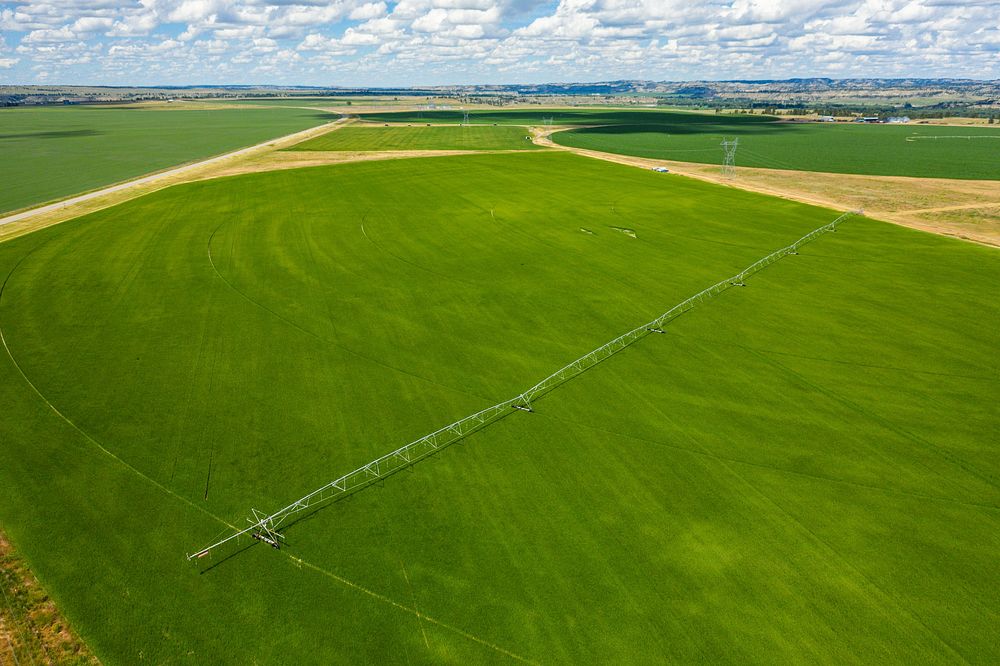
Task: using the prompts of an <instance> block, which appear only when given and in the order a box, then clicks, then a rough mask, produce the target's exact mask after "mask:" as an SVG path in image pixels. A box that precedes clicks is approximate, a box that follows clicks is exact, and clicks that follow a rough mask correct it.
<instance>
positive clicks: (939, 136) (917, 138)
mask: <svg viewBox="0 0 1000 666" xmlns="http://www.w3.org/2000/svg"><path fill="white" fill-rule="evenodd" d="M929 139H935V140H936V139H967V140H969V141H972V140H973V139H1000V134H937V135H933V136H929V135H921V134H917V135H916V136H908V137H906V140H907V141H924V140H929Z"/></svg>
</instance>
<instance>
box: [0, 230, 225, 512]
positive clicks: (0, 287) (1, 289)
mask: <svg viewBox="0 0 1000 666" xmlns="http://www.w3.org/2000/svg"><path fill="white" fill-rule="evenodd" d="M51 240H52V239H51V238H50V239H49V240H46V241H43V242H41V243H39V244H38V245H36V246H35V247H33V248H32V249H31V250H30V251H28V252H27V253H26V254H25V255H24V256H22V257H21V258H20V259H18V260H17V263H15V264H14V266H13V267H12V268H11V269H10V271H9V272H8V273H7V276H6V277H5V278H4V281H3V284H0V306H2V305H3V297H4V295H5V294H6V292H7V286H8V284H9V283H10V279H11V277H13V275H14V273H15V272H16V271H17V269H18V268H20V266H21V264H22V263H24V261H25V259H27V258H28V257H30V256H31V255H33V254H34V253H35V251H37V250H40V249H41V248H42V247H44V246H45V245H47V244H48V243H49V242H50V241H51ZM0 313H2V307H0ZM0 343H2V344H3V348H4V351H5V352H6V353H7V357H8V358H10V362H11V363H12V364H13V365H14V368H16V369H17V372H18V374H20V375H21V378H22V379H23V380H24V381H25V383H26V384H27V385H28V386H29V387H30V388H31V390H32V392H34V393H35V395H37V396H38V397H39V398H40V399H41V400H42V402H44V403H45V404H46V405H47V406H48V408H49V409H50V410H51V411H52V413H54V414H55V415H56V416H58V417H59V418H60V419H62V420H63V421H64V422H65V423H66V424H68V425H69V426H70V427H71V428H72V429H73V430H75V431H76V432H78V433H79V434H80V435H81V436H82V437H83V438H84V439H86V440H87V441H88V442H90V443H91V444H92V445H93V446H95V447H97V449H99V450H100V451H101V452H102V453H104V454H105V455H106V456H108V457H110V458H111V459H113V460H115V461H116V462H118V463H120V464H121V465H123V466H125V467H126V468H128V469H129V470H130V471H131V472H133V473H134V474H136V475H137V476H139V477H141V478H143V479H145V480H146V481H148V482H149V483H151V484H153V485H154V486H156V487H157V488H159V489H160V490H162V491H163V492H165V493H166V494H168V495H170V496H172V497H174V498H176V499H179V500H180V501H182V502H184V503H185V504H187V505H188V506H190V507H192V508H194V509H197V510H198V511H200V512H202V513H203V514H205V515H206V516H209V517H210V518H213V519H215V520H217V521H219V522H220V523H222V524H224V525H226V526H228V527H230V528H232V529H236V527H235V526H234V525H231V524H230V523H228V522H227V521H225V520H223V519H222V518H219V517H218V516H216V515H215V514H214V513H212V512H211V511H209V510H208V509H206V508H205V507H203V506H199V505H198V504H197V503H195V502H193V501H191V500H189V499H188V498H186V497H184V496H183V495H179V494H177V493H175V492H174V491H173V490H171V489H170V488H168V487H166V486H165V485H163V484H162V483H160V482H159V481H157V480H156V479H154V478H152V477H151V476H148V475H147V474H146V473H144V472H142V471H141V470H140V469H139V468H137V467H135V466H133V465H132V464H131V463H129V462H127V461H126V460H125V459H124V458H122V457H120V456H119V455H118V454H116V453H114V452H113V451H111V450H110V449H108V448H107V447H106V446H104V445H103V444H102V443H101V442H99V441H98V440H97V439H96V438H94V437H93V436H91V435H90V434H89V433H88V432H87V431H85V430H84V429H83V428H81V427H80V426H78V425H77V424H76V423H75V422H74V421H73V420H72V419H70V418H69V417H68V416H66V415H65V414H63V413H62V412H61V411H59V408H58V407H56V406H55V405H54V404H52V401H50V400H49V399H48V398H47V397H46V396H45V394H44V393H42V392H41V390H40V389H39V388H38V386H36V385H35V383H34V382H33V381H31V379H30V378H29V377H28V375H27V374H26V373H25V371H24V368H23V367H21V364H20V363H19V362H18V360H17V358H15V357H14V353H13V352H12V351H11V349H10V344H9V343H8V341H7V334H6V333H5V331H4V329H3V318H2V317H0Z"/></svg>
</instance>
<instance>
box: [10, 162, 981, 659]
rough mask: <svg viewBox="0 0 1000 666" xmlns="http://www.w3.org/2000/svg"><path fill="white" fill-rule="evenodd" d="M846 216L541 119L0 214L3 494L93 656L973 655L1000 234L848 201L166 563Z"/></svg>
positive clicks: (660, 305)
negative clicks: (313, 494) (277, 536)
mask: <svg viewBox="0 0 1000 666" xmlns="http://www.w3.org/2000/svg"><path fill="white" fill-rule="evenodd" d="M834 215H835V213H834V212H833V211H829V210H823V209H817V208H812V207H808V206H804V205H800V204H795V203H792V202H789V201H785V200H778V199H772V198H767V197H763V196H759V195H754V194H750V193H746V192H741V191H738V190H734V189H731V188H722V187H715V186H711V185H708V184H704V183H700V182H696V181H689V180H686V179H683V178H667V179H664V178H663V177H662V176H658V175H656V174H652V173H649V172H645V171H640V170H636V169H630V168H626V167H621V166H617V165H609V164H606V163H603V162H600V161H596V160H588V159H584V158H580V157H576V156H573V155H567V154H564V153H555V152H544V153H533V154H506V155H473V156H462V157H448V158H435V159H425V160H420V161H415V160H405V161H399V162H378V163H373V162H369V163H357V164H351V165H345V166H336V167H321V168H312V169H304V170H294V171H277V172H270V173H263V174H253V175H247V176H241V177H237V178H228V179H221V180H214V181H206V182H200V183H194V184H189V185H184V186H179V187H174V188H170V189H168V190H164V191H161V192H158V193H155V194H153V195H149V196H146V197H143V198H141V199H137V200H134V201H131V202H128V203H126V204H123V205H120V206H117V207H115V208H111V209H107V210H105V211H101V212H99V213H95V214H92V215H89V216H87V217H83V218H79V219H77V220H75V221H73V222H68V223H65V224H63V225H60V226H57V227H51V228H48V229H45V230H43V231H39V232H36V233H34V234H31V235H28V236H24V237H21V238H18V239H15V240H13V241H9V242H6V243H3V244H0V276H2V278H3V282H2V284H3V288H2V292H0V330H2V332H3V339H4V344H5V347H6V349H7V351H8V352H9V354H8V353H3V352H0V353H2V356H0V404H3V406H4V418H3V419H0V441H2V443H3V445H2V446H0V487H3V489H4V492H3V494H2V495H0V526H2V528H3V529H5V530H6V531H7V533H8V534H9V535H10V537H11V539H12V541H13V543H14V544H15V546H16V547H17V548H18V549H19V551H20V552H21V553H22V554H23V555H24V556H25V558H27V559H28V560H29V562H30V563H31V565H32V567H33V570H34V571H35V572H36V573H37V575H38V577H39V578H40V579H41V582H42V583H43V585H45V586H47V588H48V589H49V590H51V592H52V594H53V596H54V597H55V598H56V600H57V601H58V603H59V604H60V606H61V607H62V608H63V609H65V612H66V615H67V616H68V618H69V620H70V622H71V623H73V625H74V626H75V627H77V628H78V629H79V631H80V633H81V634H82V635H83V637H84V638H85V640H87V641H88V643H89V645H90V646H91V647H92V648H93V649H94V651H95V653H96V654H97V655H98V656H99V657H100V658H101V659H102V661H103V662H104V663H106V664H133V663H137V662H139V661H144V662H152V663H168V662H169V663H177V664H184V663H191V664H208V663H211V664H220V663H234V664H244V663H253V662H256V663H261V664H285V663H295V664H310V663H316V664H329V663H356V662H376V663H385V662H390V663H396V662H411V663H421V662H435V663H442V662H443V663H462V664H465V663H491V662H510V661H515V660H517V659H523V660H529V661H536V662H544V663H593V662H602V663H664V662H669V661H677V662H708V663H719V662H729V663H747V662H768V663H775V662H778V663H791V662H799V663H802V662H806V663H846V662H859V661H865V662H878V663H900V664H904V663H905V664H910V663H954V662H956V661H962V660H967V661H970V662H978V663H994V662H996V661H998V660H1000V647H998V645H997V643H996V641H995V636H996V633H997V629H998V626H1000V598H998V597H997V594H996V590H997V589H998V583H1000V561H998V559H997V557H996V553H997V552H998V549H1000V456H998V455H997V453H998V451H997V447H998V442H997V438H996V434H995V433H996V432H997V429H998V425H1000V424H998V415H997V411H996V405H997V403H998V399H1000V357H998V355H997V354H996V349H997V347H998V344H1000V311H998V308H997V305H996V299H995V296H994V291H995V290H994V289H993V285H995V284H997V282H998V280H1000V256H998V255H997V253H996V251H995V250H992V249H989V248H985V247H979V246H975V245H971V244H966V243H962V242H959V241H954V240H949V239H944V238H941V237H935V236H931V235H928V234H924V233H920V232H916V231H912V230H908V229H904V228H900V227H895V226H890V225H886V224H882V223H879V222H875V221H870V220H866V219H857V220H854V221H852V222H850V223H848V224H846V225H845V226H843V227H842V228H841V230H840V231H838V232H837V233H835V234H829V235H827V236H825V237H823V238H822V239H821V240H819V241H817V242H816V243H815V244H813V245H810V246H808V247H807V248H805V249H804V250H803V252H802V254H801V255H799V256H793V257H788V258H786V259H784V260H782V261H781V262H780V263H779V264H777V265H775V266H772V267H770V268H768V269H767V270H766V271H765V272H763V273H760V274H758V275H757V276H755V277H754V278H753V279H752V280H751V281H750V282H749V284H748V286H747V287H746V288H743V289H731V290H729V291H727V292H726V293H725V294H723V295H722V296H721V297H720V298H718V299H717V300H714V301H712V302H711V303H709V304H706V305H705V306H703V307H700V308H698V309H696V310H694V311H692V312H690V313H688V314H686V315H684V316H683V317H681V318H680V319H678V320H676V321H675V322H674V323H672V324H671V325H670V326H669V327H668V330H667V334H666V335H652V336H649V337H648V338H646V339H644V340H642V341H641V342H640V343H638V344H637V345H636V346H634V347H631V348H629V349H628V350H626V351H624V352H622V353H621V354H619V355H617V356H615V357H613V358H611V359H609V360H607V361H605V362H603V363H601V364H600V365H599V366H597V367H596V368H594V369H593V370H592V371H589V372H588V373H586V374H584V375H583V376H581V377H580V378H578V379H576V380H574V381H572V382H570V383H568V384H566V385H565V386H563V387H561V388H559V389H557V390H556V391H554V392H553V393H551V394H549V395H548V396H546V397H545V398H544V399H543V400H541V401H539V402H538V403H537V404H536V405H535V408H536V412H535V413H534V414H525V413H521V412H516V413H513V414H512V415H511V416H510V417H508V418H507V419H504V420H503V421H501V422H499V423H497V424H495V425H492V426H490V427H489V428H487V429H486V430H483V431H481V432H479V433H477V434H475V435H473V436H471V437H469V438H468V439H466V440H465V441H464V442H462V443H460V444H457V445H455V446H453V447H451V448H449V449H447V450H445V451H443V452H441V453H440V454H438V455H436V456H435V457H433V458H432V459H430V460H428V461H425V462H423V463H420V464H419V465H417V466H415V467H414V468H412V469H410V470H407V471H405V472H402V473H400V474H397V475H396V476H394V477H392V478H390V479H388V480H386V481H385V482H384V483H382V484H380V485H378V486H374V487H372V488H370V489H367V490H365V491H363V492H361V493H359V494H357V495H355V496H353V497H351V498H350V499H348V500H346V501H342V502H339V503H337V504H334V505H332V506H330V507H328V508H326V509H324V510H321V511H319V512H318V513H315V514H313V515H312V516H311V517H309V518H308V519H305V520H302V521H300V522H298V523H296V524H294V525H292V526H291V527H290V528H289V529H288V530H287V532H286V535H287V539H288V547H287V548H286V549H284V550H282V551H280V552H276V551H274V550H272V549H270V548H267V547H264V546H262V545H257V546H255V547H251V548H249V549H248V550H246V551H244V552H241V553H238V554H236V555H235V556H234V557H232V558H230V559H228V560H225V561H222V562H220V561H218V560H216V561H214V562H213V563H212V564H214V565H215V566H214V567H213V568H210V569H208V570H205V571H199V568H198V567H196V566H193V565H191V564H189V563H188V562H186V561H185V559H184V555H185V553H188V552H192V551H194V550H195V549H197V548H198V547H200V546H201V545H203V544H205V543H207V542H208V541H209V540H210V539H212V537H214V536H216V535H217V534H219V533H220V532H224V531H225V530H226V529H227V524H226V523H227V522H228V523H232V524H239V523H242V522H243V518H244V516H245V515H247V513H248V511H249V508H250V507H256V508H259V509H263V510H269V509H273V508H276V507H279V506H283V505H285V504H286V503H288V502H289V501H291V500H293V499H295V498H296V497H299V496H300V495H302V494H303V493H305V492H307V491H309V490H311V489H313V488H314V487H317V486H319V485H321V484H322V483H324V482H326V481H328V480H330V479H331V478H333V477H335V476H337V475H339V474H340V473H342V472H344V471H347V470H349V469H352V468H354V467H356V466H357V465H359V464H362V463H364V462H366V461H367V460H369V459H370V458H372V457H374V456H376V455H380V454H382V453H385V452H387V451H388V450H391V449H392V448H395V447H396V446H399V445H400V444H403V443H405V442H407V441H410V440H412V439H414V438H416V437H417V436H419V435H422V434H424V433H426V432H428V431H430V430H432V429H433V428H435V427H438V426H441V425H444V424H446V423H448V422H450V421H452V420H453V419H455V418H458V417H460V416H464V415H465V414H468V413H470V412H472V411H474V410H475V409H477V408H480V407H484V406H486V405H489V404H492V403H494V402H496V401H498V400H500V399H503V398H507V397H509V396H511V395H513V394H515V393H516V392H518V391H519V390H521V389H523V388H525V387H526V386H527V385H529V384H531V383H533V382H534V381H536V380H537V379H540V378H541V377H543V376H545V375H547V374H548V373H549V372H551V371H552V370H554V369H555V368H557V367H559V366H561V365H562V364H564V363H565V362H567V361H569V360H571V359H573V358H575V357H577V356H578V355H579V354H581V353H582V352H585V351H587V350H589V349H592V348H593V347H595V346H597V345H599V344H601V343H603V342H605V341H607V340H608V339H610V338H612V337H614V336H615V335H617V334H618V333H621V332H623V331H624V330H627V329H628V328H631V327H632V326H634V325H636V324H638V323H640V322H643V321H647V320H649V319H650V318H651V317H652V316H653V315H655V314H658V313H660V312H662V311H664V310H665V309H667V308H668V307H669V306H671V305H672V304H674V303H676V302H678V301H679V300H681V299H682V298H684V297H686V296H688V295H690V294H692V293H694V292H696V291H698V290H700V289H701V288H703V287H705V286H707V285H709V284H712V283H714V282H715V281H717V280H719V279H721V278H723V277H725V276H728V275H731V274H733V273H734V272H735V271H736V270H738V269H740V268H742V267H744V266H746V265H747V264H750V263H751V262H753V261H754V260H755V259H757V258H759V257H761V256H763V255H765V254H767V253H768V252H770V251H771V250H773V249H775V248H777V247H780V246H783V245H785V244H787V243H788V242H790V241H792V240H794V239H796V238H798V237H799V236H801V235H802V234H804V233H805V232H807V231H809V230H811V229H813V228H815V227H817V226H819V225H821V224H824V223H826V222H828V221H830V220H831V219H832V218H833V217H834ZM621 229H626V230H630V231H631V232H632V234H631V235H629V234H626V233H621V232H620V230H621ZM22 373H23V374H22ZM29 382H30V383H29ZM55 410H58V412H56V411H55Z"/></svg>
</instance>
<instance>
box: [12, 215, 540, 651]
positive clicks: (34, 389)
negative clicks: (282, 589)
mask: <svg viewBox="0 0 1000 666" xmlns="http://www.w3.org/2000/svg"><path fill="white" fill-rule="evenodd" d="M220 226H221V225H220ZM48 243H49V241H48V240H47V241H43V242H42V243H40V244H38V245H36V246H35V247H34V248H32V249H31V250H30V251H29V252H28V253H26V254H25V255H24V256H22V257H21V258H20V259H19V260H18V261H17V263H15V264H14V266H13V267H12V268H11V270H10V271H9V272H8V273H7V276H6V277H5V278H4V281H3V283H2V284H0V306H2V304H3V297H4V295H5V293H6V290H7V285H8V284H9V282H10V279H11V276H13V275H14V273H15V272H16V271H17V269H18V268H19V267H20V266H21V264H22V263H23V262H24V261H25V259H27V258H28V257H29V256H31V255H32V254H34V252H35V251H36V250H39V249H41V248H42V247H43V246H45V245H47V244H48ZM213 268H214V264H213ZM216 272H217V273H218V271H216ZM220 277H222V276H221V274H220ZM223 280H225V278H223ZM227 283H228V282H227ZM265 309H266V308H265ZM0 312H2V309H0ZM288 323H291V324H292V325H294V326H296V327H298V326H297V325H295V324H294V323H293V322H288ZM0 342H2V344H3V347H4V351H5V352H6V353H7V357H8V358H10V360H11V363H12V364H13V365H14V367H15V368H16V369H17V371H18V374H20V375H21V378H22V379H23V380H24V382H25V383H26V384H27V385H28V386H29V387H30V388H31V390H32V392H34V394H35V395H36V396H38V398H39V399H41V400H42V402H44V403H45V405H46V406H47V407H48V408H49V409H50V410H51V411H52V412H53V413H54V414H55V415H56V416H58V417H59V418H60V419H61V420H63V421H64V422H65V423H66V424H68V425H69V426H70V427H71V428H72V429H73V430H75V431H76V432H77V433H79V434H80V435H81V436H82V437H83V438H84V439H86V440H87V441H88V442H90V443H91V444H92V445H93V446H94V447H96V448H97V449H98V450H100V451H101V452H102V453H103V454H104V455H106V456H108V457H109V458H111V459H112V460H114V461H115V462H117V463H119V464H120V465H122V466H124V467H125V468H126V469H128V470H129V471H131V472H132V473H133V474H135V475H136V476H138V477H140V478H142V479H143V480H145V481H146V482H148V483H150V484H152V485H153V486H154V487H156V488H157V489H159V490H161V491H162V492H164V493H165V494H167V495H169V496H171V497H173V498H174V499H177V500H180V501H181V502H183V503H184V504H187V505H188V506H190V507H192V508H194V509H196V510H198V511H199V512H201V513H202V514H204V515H205V516H207V517H209V518H211V519H213V520H215V521H216V522H218V523H220V524H222V525H224V526H226V527H227V528H229V529H232V530H235V529H237V528H236V526H235V525H233V524H231V523H229V522H228V521H226V520H224V519H223V518H221V517H219V516H217V515H215V514H214V513H212V512H211V511H209V510H208V509H206V508H204V507H202V506H200V505H198V504H197V503H195V502H192V501H191V500H189V499H187V498H185V497H183V496H182V495H179V494H177V493H175V492H174V491H172V490H171V489H170V488H167V487H166V486H164V485H163V484H162V483H160V482H158V481H156V480H155V479H153V478H152V477H150V476H148V475H146V474H144V473H143V472H142V471H140V470H139V469H137V468H136V467H134V466H132V465H131V464H130V463H128V462H126V461H125V460H124V459H122V458H121V457H119V456H118V455H116V454H115V453H113V452H112V451H110V450H109V449H108V448H106V447H105V446H104V445H103V444H101V443H100V442H99V441H98V440H97V439H95V438H94V437H92V436H91V435H89V434H88V433H87V432H86V431H84V430H83V429H82V428H80V426H78V425H77V424H76V423H75V422H74V421H72V420H71V419H69V418H68V417H67V416H66V415H64V414H63V413H62V412H61V411H59V409H58V408H57V407H56V406H55V405H54V404H52V402H50V401H49V399H48V398H46V397H45V395H44V394H43V393H42V392H41V391H40V390H39V389H38V387H37V386H36V385H35V384H34V383H33V382H32V381H31V379H29V378H28V376H27V375H26V374H25V372H24V369H23V368H22V367H21V365H20V364H19V363H18V361H17V359H16V358H15V357H14V355H13V353H12V352H11V349H10V346H9V344H8V341H7V337H6V333H5V331H4V329H3V320H2V318H0ZM282 553H283V554H285V555H286V557H288V558H289V559H291V560H292V561H294V562H297V563H298V564H300V565H303V566H306V567H308V568H310V569H313V570H314V571H317V572H319V573H321V574H323V575H324V576H327V577H329V578H332V579H333V580H336V581H338V582H339V583H341V584H343V585H346V586H347V587H350V588H352V589H354V590H357V591H359V592H362V593H364V594H366V595H368V596H370V597H372V598H375V599H378V600H380V601H382V602H384V603H387V604H389V605H391V606H393V607H395V608H398V609H400V610H402V611H405V612H408V613H412V614H413V615H415V616H416V617H417V618H419V619H421V620H424V621H427V622H430V623H431V624H435V625H437V626H440V627H442V628H444V629H447V630H449V631H451V632H454V633H457V634H458V635H460V636H463V637H464V638H467V639H469V640H471V641H473V642H475V643H478V644H480V645H483V646H485V647H488V648H490V649H492V650H494V651H496V652H498V653H500V654H503V655H506V656H508V657H510V658H512V659H515V660H517V661H521V662H524V663H528V664H535V663H537V662H534V661H532V660H529V659H526V658H524V657H522V656H520V655H517V654H515V653H513V652H510V651H509V650H506V649H504V648H502V647H500V646H499V645H496V644H494V643H491V642H490V641H487V640H485V639H483V638H480V637H478V636H475V635H473V634H471V633H469V632H467V631H464V630H462V629H459V628H458V627H454V626H452V625H450V624H448V623H446V622H443V621H441V620H438V619H437V618H434V617H431V616H429V615H427V614H426V613H423V612H421V611H419V610H417V609H415V608H411V607H409V606H406V605H405V604H401V603H399V602H397V601H395V600H394V599H391V598H390V597H387V596H385V595H382V594H379V593H378V592H375V591H373V590H370V589H368V588H366V587H364V586H362V585H360V584H358V583H354V582H353V581H350V580H348V579H346V578H343V577H342V576H338V575H337V574H334V573H332V572H330V571H327V570H326V569H323V568H321V567H319V566H317V565H315V564H312V563H311V562H307V561H305V560H303V559H301V558H298V557H295V556H293V555H289V554H287V553H285V552H284V551H282ZM15 660H16V658H15Z"/></svg>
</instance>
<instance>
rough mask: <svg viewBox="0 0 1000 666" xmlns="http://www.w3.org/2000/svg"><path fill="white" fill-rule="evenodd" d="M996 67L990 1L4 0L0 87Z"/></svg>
mask: <svg viewBox="0 0 1000 666" xmlns="http://www.w3.org/2000/svg"><path fill="white" fill-rule="evenodd" d="M796 76H828V77H835V78H853V77H961V78H979V79H998V78H1000V0H966V1H961V2H960V1H958V0H917V1H901V0H709V1H706V2H690V1H681V0H399V1H395V2H394V1H389V0H30V1H28V0H0V84H3V83H22V84H24V83H64V84H68V83H77V84H95V85H158V84H177V85H180V84H203V83H207V84H223V83H264V84H304V85H340V86H358V85H368V86H401V85H431V84H456V83H533V82H534V83H539V82H554V81H601V80H611V79H622V78H637V79H654V80H690V79H732V78H788V77H796Z"/></svg>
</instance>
